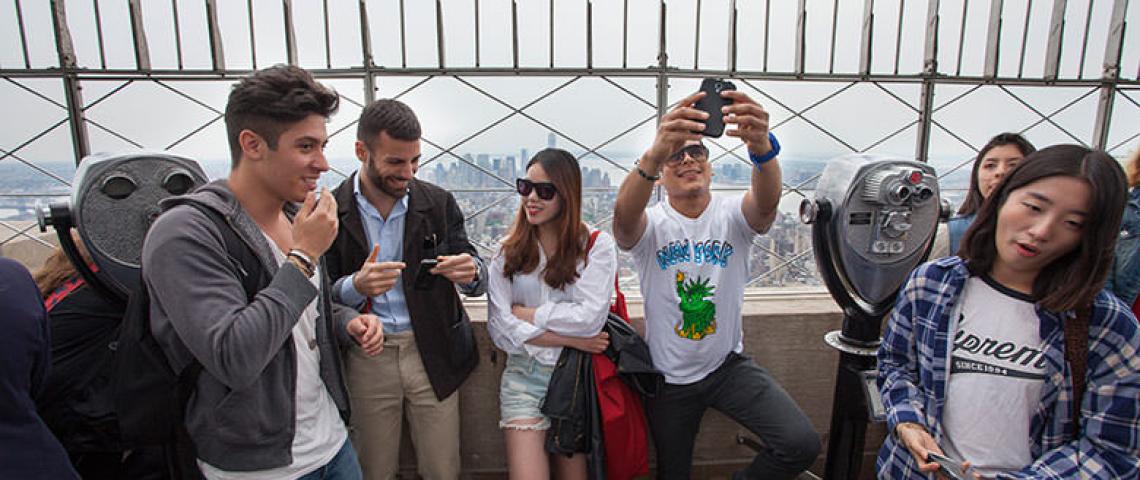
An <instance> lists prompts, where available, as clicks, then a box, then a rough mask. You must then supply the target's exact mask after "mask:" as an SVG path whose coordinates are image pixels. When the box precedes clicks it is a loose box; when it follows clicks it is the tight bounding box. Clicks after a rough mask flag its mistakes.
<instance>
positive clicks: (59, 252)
mask: <svg viewBox="0 0 1140 480" xmlns="http://www.w3.org/2000/svg"><path fill="white" fill-rule="evenodd" d="M71 238H72V239H74V240H75V246H76V248H78V249H79V255H80V256H82V257H83V259H84V260H86V261H87V263H88V264H89V265H90V264H91V263H92V262H91V254H90V253H88V252H87V247H86V246H84V245H83V242H82V241H81V240H79V235H77V234H76V233H75V231H74V230H72V231H71ZM76 275H79V272H78V271H77V270H75V265H73V264H72V263H71V259H70V258H68V257H67V254H66V253H64V251H63V249H62V248H56V249H55V252H52V254H51V256H50V257H48V259H47V260H46V261H44V265H43V266H42V267H40V268H39V270H36V272H35V273H33V274H32V279H33V280H35V282H36V287H37V288H39V289H40V296H42V297H44V298H47V296H48V295H51V292H54V291H55V290H56V289H57V288H59V287H60V286H62V285H63V284H64V283H66V282H67V281H68V280H71V278H72V277H75V276H76Z"/></svg>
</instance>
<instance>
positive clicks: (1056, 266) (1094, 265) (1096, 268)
mask: <svg viewBox="0 0 1140 480" xmlns="http://www.w3.org/2000/svg"><path fill="white" fill-rule="evenodd" d="M1025 160H1026V161H1025V162H1022V163H1021V164H1020V165H1018V166H1017V168H1015V169H1014V170H1013V172H1012V173H1011V174H1010V175H1009V176H1008V177H1006V179H1005V181H1003V182H1002V183H1001V184H1000V185H999V186H998V188H997V190H995V191H994V193H993V194H992V195H990V198H988V199H986V201H985V202H984V203H983V204H982V208H981V210H978V217H977V218H976V219H975V220H974V223H973V224H971V225H970V228H969V229H967V230H966V235H965V236H964V237H963V238H962V249H961V251H960V252H959V255H960V256H961V257H962V258H964V259H965V260H966V267H967V268H968V269H969V270H970V273H972V274H974V275H982V274H987V273H989V272H990V270H991V269H992V268H993V264H994V260H995V259H996V258H997V245H996V241H995V236H996V234H997V219H998V212H999V211H1001V208H1002V207H1003V206H1004V205H1005V202H1006V200H1008V199H1009V194H1010V192H1012V191H1014V190H1017V189H1019V188H1021V187H1024V186H1026V185H1028V184H1030V183H1033V182H1036V181H1038V180H1041V179H1043V178H1048V177H1057V176H1066V177H1073V178H1077V179H1081V180H1084V181H1085V182H1086V183H1088V185H1089V188H1090V189H1091V192H1092V198H1091V199H1090V200H1091V203H1092V204H1091V205H1090V208H1089V211H1090V212H1092V214H1091V215H1089V217H1088V218H1087V219H1086V221H1085V226H1084V229H1083V231H1082V238H1081V241H1080V242H1078V243H1077V246H1076V247H1075V248H1074V249H1073V250H1072V251H1071V252H1069V253H1066V254H1065V255H1063V256H1061V257H1059V258H1057V259H1056V260H1053V262H1052V263H1050V264H1048V265H1046V266H1045V268H1044V269H1042V270H1041V272H1040V273H1038V274H1037V278H1036V279H1035V280H1034V282H1033V298H1034V299H1036V300H1037V302H1038V303H1039V304H1040V305H1041V306H1042V307H1044V308H1046V309H1049V310H1052V311H1055V312H1062V311H1067V310H1073V309H1076V308H1078V307H1084V306H1088V305H1090V304H1091V303H1092V301H1093V298H1095V297H1096V294H1097V293H1098V292H1100V290H1101V289H1102V288H1104V281H1105V278H1107V276H1108V272H1109V270H1110V269H1111V268H1112V257H1113V247H1114V246H1115V245H1116V238H1117V237H1118V236H1119V235H1120V220H1121V216H1122V215H1123V214H1124V204H1125V202H1126V200H1127V187H1126V184H1125V181H1124V171H1123V170H1122V169H1121V168H1120V163H1118V162H1117V161H1116V159H1114V158H1112V157H1111V156H1109V155H1108V154H1107V153H1104V152H1103V151H1100V150H1089V149H1088V148H1085V147H1082V146H1079V145H1054V146H1052V147H1048V148H1044V149H1041V150H1038V151H1037V152H1035V153H1031V154H1029V157H1028V158H1026V159H1025Z"/></svg>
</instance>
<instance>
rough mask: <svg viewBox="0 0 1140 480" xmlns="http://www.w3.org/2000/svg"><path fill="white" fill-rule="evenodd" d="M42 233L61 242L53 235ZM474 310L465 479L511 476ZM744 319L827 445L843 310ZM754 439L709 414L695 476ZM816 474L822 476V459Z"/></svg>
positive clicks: (773, 298) (760, 357)
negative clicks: (831, 340) (835, 339)
mask: <svg viewBox="0 0 1140 480" xmlns="http://www.w3.org/2000/svg"><path fill="white" fill-rule="evenodd" d="M35 235H37V236H38V237H39V238H42V239H45V240H47V241H49V242H52V243H53V244H54V243H55V235H54V234H39V233H38V232H36V233H35ZM50 253H51V250H50V249H48V248H46V247H44V246H43V245H42V244H39V243H38V242H33V241H31V240H14V241H12V242H9V243H8V244H6V245H3V246H2V247H0V255H3V256H6V257H11V258H14V259H16V260H17V261H20V262H21V263H23V264H24V265H25V266H26V267H28V268H29V269H32V270H34V269H35V268H38V267H39V266H40V265H41V264H42V262H43V260H44V258H46V256H47V255H48V254H50ZM630 300H631V301H630V305H629V306H630V314H631V315H632V316H633V317H634V318H635V320H641V317H642V315H643V309H642V304H641V303H640V299H636V298H634V299H630ZM467 310H468V313H469V314H470V315H471V318H472V320H473V321H474V326H475V336H476V339H477V341H478V344H479V355H480V364H479V367H478V368H477V369H476V370H475V372H474V373H473V374H472V376H471V378H470V379H469V380H468V381H467V383H465V384H464V386H463V388H462V389H460V409H461V410H462V413H461V415H462V458H463V470H464V477H466V478H506V456H505V455H504V452H503V436H502V433H501V431H500V430H499V428H498V422H499V377H500V376H501V375H502V370H503V363H504V361H505V360H506V358H505V355H504V354H503V353H502V352H500V351H498V350H496V349H495V348H494V344H493V343H492V342H491V339H490V337H488V335H487V329H486V315H487V308H486V302H485V300H483V299H481V298H479V299H474V300H472V301H470V302H468V303H467ZM743 314H744V344H745V347H744V350H745V353H747V354H748V355H750V356H752V357H753V358H754V359H755V360H756V361H757V363H759V364H760V365H761V366H762V367H764V368H766V369H768V371H770V372H771V373H772V375H773V376H775V377H776V379H777V380H779V382H780V384H781V385H783V387H784V388H785V389H786V390H787V391H788V393H789V394H790V395H791V396H792V397H793V398H795V400H796V402H797V403H798V404H799V405H800V407H801V408H802V409H803V410H804V412H806V414H807V415H808V417H809V418H810V419H811V421H812V423H813V424H814V425H815V428H816V430H817V431H819V432H820V433H821V435H822V436H823V439H824V442H825V444H826V442H827V433H828V432H827V431H828V427H829V422H830V416H831V404H832V394H833V390H834V386H835V370H836V366H837V364H838V361H839V354H838V353H837V352H836V351H835V350H832V349H831V348H830V347H827V346H826V345H825V344H824V342H823V335H824V334H825V333H827V332H829V331H831V330H837V329H839V328H840V324H841V322H842V314H841V313H840V311H839V308H838V307H837V306H836V305H835V303H834V302H833V301H832V299H831V297H830V296H828V295H827V294H826V293H824V292H822V291H820V290H756V291H752V292H749V293H747V294H746V295H745V298H744V312H743ZM407 432H408V428H407V426H406V424H405V427H404V441H403V445H404V446H403V448H402V449H401V451H400V463H401V470H402V473H403V475H402V477H403V478H416V476H415V455H414V452H413V450H412V448H411V441H410V437H409V436H408V433H407ZM747 434H748V432H747V431H746V430H744V429H743V428H741V427H740V426H738V425H737V424H736V423H735V422H733V421H732V420H730V419H729V418H727V417H725V416H724V415H722V414H720V413H718V412H714V411H709V412H708V413H707V414H706V415H705V418H704V421H703V423H702V424H701V431H700V434H699V435H698V437H697V445H696V450H695V452H694V470H693V476H694V478H728V477H729V476H730V475H731V473H732V472H733V471H734V470H736V469H738V468H740V467H742V466H743V465H745V464H747V463H748V462H749V461H751V459H752V456H753V452H752V451H751V450H750V449H748V448H747V447H745V446H742V445H739V444H737V441H736V438H737V436H738V435H747ZM884 435H885V431H884V428H883V425H881V424H879V425H871V426H870V428H869V429H868V434H867V443H866V445H867V447H866V449H865V452H864V461H863V472H862V476H861V478H864V479H873V478H874V474H873V473H872V470H873V467H874V460H875V455H876V453H877V452H878V449H879V446H880V445H881V444H882V440H883V438H884ZM825 451H826V448H825ZM651 452H652V450H651ZM650 465H651V466H652V465H653V463H652V459H651V463H650ZM812 471H813V472H814V473H815V474H816V475H822V472H823V455H821V456H820V458H819V459H818V460H817V461H816V463H815V465H814V466H813V467H812ZM805 478H808V477H806V476H805Z"/></svg>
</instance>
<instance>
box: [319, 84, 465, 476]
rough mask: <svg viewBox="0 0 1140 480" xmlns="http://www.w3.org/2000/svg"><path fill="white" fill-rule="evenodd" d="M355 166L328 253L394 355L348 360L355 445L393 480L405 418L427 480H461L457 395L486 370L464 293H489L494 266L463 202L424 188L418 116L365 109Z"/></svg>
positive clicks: (340, 282) (383, 107)
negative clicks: (480, 367) (474, 236)
mask: <svg viewBox="0 0 1140 480" xmlns="http://www.w3.org/2000/svg"><path fill="white" fill-rule="evenodd" d="M356 157H357V158H358V159H359V160H360V169H359V170H358V171H357V172H356V173H354V174H353V175H351V176H350V177H349V178H347V179H346V180H345V181H344V182H342V183H341V184H340V186H338V187H337V188H336V191H335V192H334V195H335V196H336V200H337V204H338V205H339V207H338V209H337V212H336V213H337V217H338V218H339V221H340V225H341V229H340V231H339V232H338V233H337V236H336V241H335V242H333V246H332V248H330V249H329V252H328V254H327V257H328V258H327V260H328V265H329V276H330V277H331V278H333V279H335V280H336V284H335V286H334V287H333V295H334V298H335V299H336V300H337V301H339V302H341V303H344V304H345V305H349V306H352V307H354V308H357V309H359V310H360V311H363V312H369V313H372V314H375V315H377V316H378V317H379V318H380V320H381V321H382V322H383V328H384V333H385V337H384V339H385V340H384V342H385V349H384V352H383V353H381V354H380V355H378V356H374V357H373V356H368V355H367V354H366V353H367V352H365V351H363V350H361V349H358V348H353V349H351V350H349V351H348V352H347V354H346V356H345V358H346V361H345V367H346V372H347V378H348V390H349V394H350V395H351V397H350V399H351V402H352V407H353V411H354V412H356V415H355V416H354V418H353V422H352V427H353V437H352V438H353V444H354V445H355V446H356V449H357V452H358V453H359V454H360V455H359V456H360V461H361V466H362V467H363V469H364V475H365V477H366V478H369V479H389V478H393V477H394V476H395V475H396V474H397V473H398V470H399V466H400V465H399V453H400V435H401V427H402V423H403V419H404V418H405V417H406V418H407V420H408V425H409V426H410V428H411V438H412V443H413V444H414V446H415V451H416V465H417V468H418V469H419V473H420V475H422V476H423V477H424V478H426V479H428V480H450V479H455V478H457V477H458V476H459V471H460V467H461V465H460V456H459V438H460V435H459V393H458V392H457V390H458V389H459V386H460V385H461V384H463V381H464V380H466V379H467V377H468V376H469V375H470V374H471V372H472V371H473V370H474V369H475V365H476V364H477V363H478V360H479V358H478V351H477V350H476V348H475V335H474V331H473V330H472V328H471V322H470V320H469V319H468V317H467V312H466V311H465V310H464V309H463V302H462V301H461V300H460V298H459V294H458V293H456V287H458V289H459V291H461V292H462V293H463V294H464V295H467V296H476V295H482V294H483V291H484V290H485V281H486V278H487V273H486V268H485V267H484V266H483V261H482V260H481V259H480V258H479V255H478V253H477V252H476V250H475V247H474V246H473V245H472V244H471V242H470V241H468V240H467V231H466V229H465V228H464V221H463V213H462V212H460V210H459V205H458V203H456V201H455V197H454V196H452V195H451V193H450V192H448V191H446V190H444V189H442V188H440V187H437V186H435V185H432V184H430V183H428V182H425V181H422V180H418V179H416V178H415V174H416V170H418V169H419V161H420V122H419V120H418V119H417V118H416V115H415V113H414V112H412V109H411V108H408V106H407V105H405V104H403V103H401V102H399V101H397V100H389V99H384V100H377V101H375V102H373V103H372V104H371V105H368V106H367V107H365V109H364V111H363V112H361V114H360V121H359V123H358V125H357V130H356ZM421 260H429V261H431V260H434V261H436V262H438V263H437V264H436V265H435V266H434V267H433V266H430V265H426V264H425V266H421ZM422 270H426V271H422ZM405 414H406V415H405Z"/></svg>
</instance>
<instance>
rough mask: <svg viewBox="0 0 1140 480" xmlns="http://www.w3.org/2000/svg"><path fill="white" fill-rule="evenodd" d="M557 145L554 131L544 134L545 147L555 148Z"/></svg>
mask: <svg viewBox="0 0 1140 480" xmlns="http://www.w3.org/2000/svg"><path fill="white" fill-rule="evenodd" d="M557 145H558V137H557V136H555V135H554V132H550V134H548V135H547V136H546V148H555V147H557Z"/></svg>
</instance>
